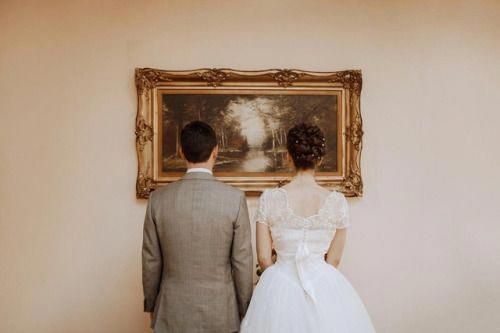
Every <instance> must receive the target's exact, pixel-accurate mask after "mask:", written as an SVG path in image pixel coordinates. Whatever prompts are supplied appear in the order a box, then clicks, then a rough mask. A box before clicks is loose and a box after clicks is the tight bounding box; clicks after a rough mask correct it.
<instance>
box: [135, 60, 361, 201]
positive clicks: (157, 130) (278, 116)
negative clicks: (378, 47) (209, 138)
mask: <svg viewBox="0 0 500 333" xmlns="http://www.w3.org/2000/svg"><path fill="white" fill-rule="evenodd" d="M362 85H363V80H362V75H361V71H360V70H357V69H354V70H343V71H335V72H315V71H306V70H299V69H265V70H251V71H248V70H236V69H230V68H200V69H193V70H163V69H155V68H136V69H135V86H136V88H137V116H136V119H135V130H134V131H135V138H136V139H135V145H136V153H137V164H138V167H137V175H136V186H135V187H136V196H137V198H148V197H149V196H150V194H151V192H152V191H155V190H157V189H159V188H161V187H163V186H166V185H168V184H170V183H172V182H176V181H178V180H179V179H180V178H181V177H183V175H184V173H185V172H186V165H185V162H184V161H183V160H182V157H181V156H182V154H181V140H180V139H181V131H182V128H183V127H184V126H185V125H186V124H187V123H189V122H190V121H193V120H201V121H205V122H207V123H209V124H210V125H212V127H213V128H214V130H215V132H216V136H217V143H218V147H219V155H218V158H217V161H216V165H215V169H214V173H215V177H216V178H217V180H219V181H221V182H223V183H225V184H228V185H231V186H234V187H236V188H238V189H240V190H242V191H244V192H245V193H246V194H247V195H260V193H262V191H264V190H265V189H269V188H275V187H279V186H283V185H284V184H286V183H287V182H289V181H290V179H291V178H292V177H293V175H294V170H293V164H292V165H291V163H289V159H288V157H287V156H288V155H287V149H286V145H287V142H286V136H287V133H288V130H289V129H290V128H292V127H293V126H295V125H297V124H300V123H304V122H305V123H312V124H315V125H317V126H319V127H320V128H321V129H322V130H323V132H324V134H325V137H326V138H325V139H326V147H327V152H326V156H324V157H323V158H322V160H321V163H320V164H319V166H318V168H317V170H316V173H315V179H316V181H317V182H318V184H319V185H321V186H324V187H325V188H327V189H330V190H336V191H340V192H342V193H344V194H345V195H346V196H361V195H362V194H363V179H362V176H361V150H362V146H363V140H362V138H363V122H362V117H361V109H360V105H361V103H360V99H361V88H362Z"/></svg>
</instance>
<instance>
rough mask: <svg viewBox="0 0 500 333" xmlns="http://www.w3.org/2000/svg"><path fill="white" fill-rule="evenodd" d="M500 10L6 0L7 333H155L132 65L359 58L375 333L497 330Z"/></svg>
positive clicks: (361, 210)
mask: <svg viewBox="0 0 500 333" xmlns="http://www.w3.org/2000/svg"><path fill="white" fill-rule="evenodd" d="M499 16H500V3H499V2H498V1H472V0H471V1H422V0H420V1H370V0H366V1H153V0H148V1H44V2H42V1H30V2H25V1H5V0H3V1H0V25H1V29H0V112H1V122H0V158H1V160H0V161H1V162H0V218H1V225H0V256H1V257H0V269H1V272H0V273H1V274H0V331H1V332H5V333H7V332H8V333H17V332H19V333H21V332H22V333H24V332H39V333H68V332H71V333H93V332H96V333H100V332H117V333H118V332H120V333H137V332H146V331H147V318H146V316H145V315H143V314H142V313H141V308H142V295H141V293H142V291H141V284H140V244H141V236H142V235H141V229H142V219H143V215H144V210H145V202H143V201H137V200H136V199H135V193H134V181H135V179H134V177H135V172H136V157H135V148H134V134H133V133H134V116H135V108H136V100H135V90H134V85H133V73H134V68H135V67H146V66H147V67H158V68H165V69H192V68H198V67H205V66H207V67H232V68H238V69H263V68H269V67H278V68H290V67H291V68H303V69H310V70H337V69H352V68H360V69H362V70H363V75H364V80H365V81H364V82H365V84H364V87H363V94H362V112H363V116H364V125H365V128H364V129H365V137H364V139H365V146H364V151H363V161H362V162H363V175H364V180H365V189H366V195H365V196H364V197H363V198H361V199H357V200H351V204H352V218H353V221H352V222H353V227H352V230H351V233H350V238H349V243H348V245H347V250H346V256H345V260H344V263H343V267H342V270H343V271H344V272H345V274H346V275H347V277H348V278H349V279H350V280H351V282H352V283H353V284H354V285H355V287H356V288H357V290H358V291H359V293H360V295H361V296H362V298H363V299H364V301H365V303H366V305H367V307H368V309H369V311H370V313H371V315H372V317H373V321H374V324H375V326H376V327H377V329H378V331H379V332H382V333H403V332H404V333H422V332H436V333H438V332H439V333H442V332H454V333H459V332H460V333H465V332H498V327H499V326H500V320H499V318H500V317H499V316H498V310H499V309H500V295H499V288H498V282H499V280H500V267H499V260H498V254H499V253H500V242H498V237H499V235H500V226H499V222H500V221H499V220H500V208H499V207H500V205H499V201H500V200H499V199H500V196H499V194H498V187H499V185H500V176H499V175H498V166H499V165H500V155H499V149H498V142H499V139H500V134H499V130H498V125H499V122H500V110H499V105H500V93H499V88H500V43H499V41H500V19H499ZM255 203H256V201H255V199H250V206H251V208H252V209H253V208H254V207H255ZM495 256H497V258H495Z"/></svg>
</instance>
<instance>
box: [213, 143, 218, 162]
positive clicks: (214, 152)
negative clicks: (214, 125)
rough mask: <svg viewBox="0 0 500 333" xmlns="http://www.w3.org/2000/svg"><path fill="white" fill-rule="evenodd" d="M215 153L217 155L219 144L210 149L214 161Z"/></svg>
mask: <svg viewBox="0 0 500 333" xmlns="http://www.w3.org/2000/svg"><path fill="white" fill-rule="evenodd" d="M217 155H219V145H217V146H215V147H214V149H213V150H212V158H213V159H214V161H215V160H216V159H217Z"/></svg>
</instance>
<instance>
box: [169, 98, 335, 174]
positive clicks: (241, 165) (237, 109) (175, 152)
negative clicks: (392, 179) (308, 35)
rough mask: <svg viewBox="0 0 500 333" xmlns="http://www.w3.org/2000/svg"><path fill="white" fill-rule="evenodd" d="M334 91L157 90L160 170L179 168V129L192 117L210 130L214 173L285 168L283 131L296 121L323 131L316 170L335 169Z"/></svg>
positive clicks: (279, 169) (181, 165) (281, 170)
mask: <svg viewBox="0 0 500 333" xmlns="http://www.w3.org/2000/svg"><path fill="white" fill-rule="evenodd" d="M337 98H338V96H337V95H335V94H331V95H330V94H328V95H325V94H321V95H320V94H318V95H310V94H309V95H300V94H293V95H291V94H278V95H277V94H272V95H266V94H259V95H250V94H248V95H245V94H230V93H228V94H223V93H222V94H178V93H177V94H168V93H165V94H163V95H162V112H161V117H160V121H161V124H162V131H161V133H162V138H161V140H162V162H163V163H162V172H163V173H169V172H182V171H184V170H185V165H184V162H183V161H182V160H181V158H180V154H179V150H180V131H181V129H182V127H183V126H184V125H185V124H187V123H188V122H190V121H192V120H202V121H205V122H207V123H209V124H210V125H212V127H213V128H214V129H215V132H216V134H217V141H218V145H219V157H218V160H217V163H216V166H215V171H216V172H238V173H242V172H243V173H255V172H287V171H289V166H288V165H287V163H286V133H287V131H288V129H289V128H291V127H293V126H294V125H295V124H298V123H301V122H308V123H313V124H316V125H318V126H319V127H320V128H321V129H322V130H323V131H324V133H325V136H326V140H327V155H326V156H325V158H324V160H323V163H322V164H321V166H320V170H319V171H328V172H332V171H337V153H336V152H337V130H338V129H337V127H338V126H337V108H338V103H337V102H338V100H337Z"/></svg>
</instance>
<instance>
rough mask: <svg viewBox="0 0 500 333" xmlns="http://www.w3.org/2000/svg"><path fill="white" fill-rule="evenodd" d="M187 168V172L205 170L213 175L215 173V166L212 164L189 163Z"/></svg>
mask: <svg viewBox="0 0 500 333" xmlns="http://www.w3.org/2000/svg"><path fill="white" fill-rule="evenodd" d="M186 168H187V170H190V169H205V170H208V171H210V172H211V173H212V172H213V165H212V164H211V163H187V164H186Z"/></svg>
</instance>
